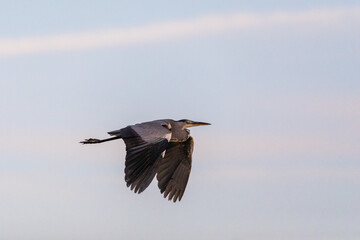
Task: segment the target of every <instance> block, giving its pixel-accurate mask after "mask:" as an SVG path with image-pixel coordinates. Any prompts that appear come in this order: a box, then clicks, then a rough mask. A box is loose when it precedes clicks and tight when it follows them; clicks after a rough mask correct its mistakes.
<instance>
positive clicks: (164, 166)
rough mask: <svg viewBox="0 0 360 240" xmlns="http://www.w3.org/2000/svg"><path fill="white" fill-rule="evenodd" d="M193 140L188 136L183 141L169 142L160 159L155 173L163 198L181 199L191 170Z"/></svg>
mask: <svg viewBox="0 0 360 240" xmlns="http://www.w3.org/2000/svg"><path fill="white" fill-rule="evenodd" d="M193 148H194V140H193V138H192V137H189V139H188V140H186V141H185V142H170V143H169V145H168V148H167V149H166V154H165V157H164V158H163V159H161V160H160V165H159V169H158V174H157V177H156V178H157V180H158V186H159V188H160V191H161V193H164V198H166V197H167V196H169V197H168V199H169V200H171V199H172V200H173V201H174V202H176V200H178V199H179V201H180V200H181V198H182V196H183V194H184V192H185V188H186V184H187V182H188V180H189V176H190V171H191V161H192V152H193Z"/></svg>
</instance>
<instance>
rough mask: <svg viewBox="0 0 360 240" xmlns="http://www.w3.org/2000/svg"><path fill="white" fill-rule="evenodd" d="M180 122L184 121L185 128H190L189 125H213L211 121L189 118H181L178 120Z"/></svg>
mask: <svg viewBox="0 0 360 240" xmlns="http://www.w3.org/2000/svg"><path fill="white" fill-rule="evenodd" d="M177 122H179V123H183V125H184V126H183V128H189V127H196V126H204V125H211V124H210V123H206V122H195V121H192V120H189V119H181V120H179V121H177Z"/></svg>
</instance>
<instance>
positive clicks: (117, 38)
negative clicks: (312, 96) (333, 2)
mask: <svg viewBox="0 0 360 240" xmlns="http://www.w3.org/2000/svg"><path fill="white" fill-rule="evenodd" d="M351 17H353V18H356V19H358V18H360V7H348V8H336V9H317V10H308V11H300V12H275V13H243V12H242V13H241V12H240V13H234V14H224V15H208V16H202V17H196V18H192V19H187V20H179V21H171V22H163V23H154V24H149V25H146V26H140V27H132V28H123V29H107V30H97V31H90V32H83V33H73V34H58V35H52V36H34V37H22V38H13V39H12V38H8V39H0V57H7V56H14V55H23V54H36V53H43V52H57V51H73V50H86V49H94V48H103V47H115V46H117V47H123V46H128V45H134V44H147V43H154V42H159V41H167V40H171V39H178V38H183V37H189V36H194V35H205V34H216V33H220V32H224V31H234V30H242V29H243V30H244V29H252V28H261V27H271V26H274V25H290V26H292V25H299V24H311V26H313V25H314V24H315V25H318V24H320V25H321V24H325V25H333V24H335V23H337V22H338V21H339V20H343V19H348V18H351Z"/></svg>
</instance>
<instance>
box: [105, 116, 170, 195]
mask: <svg viewBox="0 0 360 240" xmlns="http://www.w3.org/2000/svg"><path fill="white" fill-rule="evenodd" d="M167 126H168V123H166V122H164V121H153V122H146V123H141V124H136V125H132V126H128V127H126V128H122V129H120V130H116V131H112V132H109V134H110V135H120V136H121V138H122V139H123V140H124V142H125V144H126V160H125V181H126V185H127V186H128V187H131V190H134V192H135V193H141V192H142V191H144V190H145V189H146V188H147V187H148V186H149V185H150V183H151V181H152V180H153V179H154V177H155V174H156V172H157V169H158V164H159V160H160V159H161V154H163V153H164V151H165V150H166V148H167V146H168V143H169V141H170V139H171V131H170V130H169V129H168V128H167Z"/></svg>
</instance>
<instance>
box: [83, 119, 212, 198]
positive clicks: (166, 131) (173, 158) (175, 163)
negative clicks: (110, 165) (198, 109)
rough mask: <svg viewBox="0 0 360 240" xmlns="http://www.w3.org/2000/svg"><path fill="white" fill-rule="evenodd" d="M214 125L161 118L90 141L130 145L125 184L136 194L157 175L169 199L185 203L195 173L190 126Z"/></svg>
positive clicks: (127, 155) (162, 191) (90, 140)
mask: <svg viewBox="0 0 360 240" xmlns="http://www.w3.org/2000/svg"><path fill="white" fill-rule="evenodd" d="M202 125H210V123H205V122H195V121H191V120H188V119H182V120H179V121H175V120H171V119H161V120H155V121H151V122H144V123H139V124H135V125H130V126H127V127H125V128H122V129H119V130H115V131H111V132H108V134H110V135H111V136H113V137H111V138H106V139H101V140H100V139H95V138H89V139H85V140H84V141H82V142H80V143H83V144H95V143H102V142H107V141H112V140H115V139H120V138H122V139H123V140H124V142H125V145H126V157H125V181H126V185H127V187H130V188H131V190H134V192H135V193H141V192H143V191H144V190H145V189H146V188H147V187H148V186H149V185H150V183H151V182H152V180H153V179H154V177H155V175H156V178H157V180H158V187H159V188H160V192H161V193H163V194H164V198H166V197H168V200H173V201H174V202H176V201H177V200H179V201H180V200H181V198H182V196H183V194H184V191H185V188H186V185H187V182H188V179H189V175H190V171H191V163H192V152H193V147H194V140H193V138H192V137H191V136H190V130H189V129H187V128H189V127H195V126H202Z"/></svg>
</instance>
